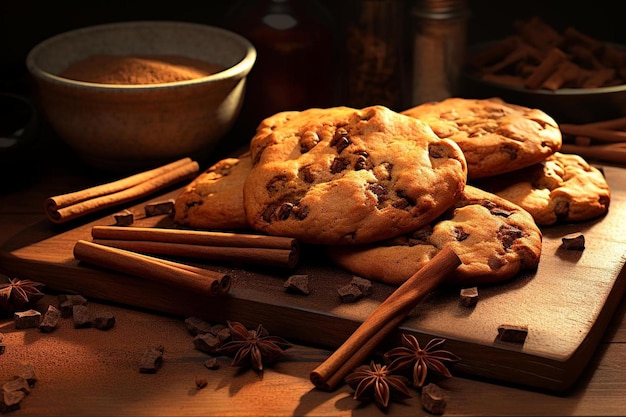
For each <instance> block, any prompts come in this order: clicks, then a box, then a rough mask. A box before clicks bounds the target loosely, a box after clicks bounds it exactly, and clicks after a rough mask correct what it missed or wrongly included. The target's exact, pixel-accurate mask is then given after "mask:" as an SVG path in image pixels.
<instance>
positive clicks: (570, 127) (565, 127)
mask: <svg viewBox="0 0 626 417" xmlns="http://www.w3.org/2000/svg"><path fill="white" fill-rule="evenodd" d="M559 129H560V130H561V133H563V134H565V135H574V136H588V137H590V138H592V139H596V140H600V141H603V142H626V132H624V131H621V130H611V129H607V128H602V127H597V126H594V125H576V124H567V123H564V124H561V125H559Z"/></svg>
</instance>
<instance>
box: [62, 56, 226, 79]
mask: <svg viewBox="0 0 626 417" xmlns="http://www.w3.org/2000/svg"><path fill="white" fill-rule="evenodd" d="M223 69H224V68H223V67H222V66H220V65H218V64H214V63H210V62H205V61H202V60H199V59H194V58H189V57H184V56H178V55H91V56H89V57H87V58H85V59H83V60H80V61H77V62H74V63H72V64H70V65H69V66H68V67H67V68H66V69H65V70H64V71H62V72H61V73H60V74H59V76H61V77H64V78H69V79H72V80H77V81H86V82H92V83H100V84H161V83H171V82H176V81H186V80H192V79H196V78H201V77H206V76H207V75H211V74H215V73H216V72H219V71H221V70H223Z"/></svg>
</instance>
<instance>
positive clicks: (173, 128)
mask: <svg viewBox="0 0 626 417" xmlns="http://www.w3.org/2000/svg"><path fill="white" fill-rule="evenodd" d="M100 54H108V55H129V56H134V55H176V56H182V57H186V58H192V59H196V60H202V61H204V62H207V63H211V64H216V65H219V66H221V67H222V68H224V69H223V70H222V71H220V72H216V73H213V74H211V75H208V76H203V77H200V78H195V79H191V80H186V81H176V82H166V83H158V84H124V85H120V84H104V83H100V82H95V83H94V82H85V81H76V80H72V79H68V78H64V77H62V76H60V74H61V73H62V72H63V71H64V70H65V69H66V68H67V67H68V65H69V64H71V63H74V62H77V61H79V60H83V59H85V58H88V57H90V56H92V55H100ZM255 60H256V50H255V48H254V47H253V45H252V44H251V43H250V42H249V41H248V40H247V39H245V38H244V37H242V36H240V35H238V34H236V33H233V32H230V31H228V30H225V29H222V28H218V27H212V26H206V25H201V24H195V23H187V22H171V21H136V22H120V23H111V24H103V25H96V26H90V27H85V28H81V29H76V30H73V31H69V32H65V33H61V34H59V35H56V36H53V37H51V38H49V39H47V40H44V41H42V42H41V43H39V44H37V45H36V46H35V47H34V48H33V49H32V50H31V51H30V52H29V54H28V55H27V58H26V64H27V68H28V70H29V72H30V74H31V75H32V77H33V78H34V80H35V82H36V86H37V100H39V102H40V105H41V108H42V110H43V113H44V115H45V117H46V118H47V119H48V121H49V123H50V125H51V127H52V128H53V129H54V130H55V132H56V133H57V134H58V136H59V137H60V138H61V139H62V140H64V141H65V142H67V144H68V145H69V146H70V147H71V148H72V149H73V150H75V151H76V152H77V154H78V155H80V156H81V157H82V158H83V159H84V160H85V161H86V162H87V163H88V164H90V165H92V166H94V167H96V168H102V169H105V170H116V171H120V170H125V171H131V170H137V169H139V168H142V169H143V168H148V167H153V166H157V165H161V164H165V163H167V162H170V161H172V160H175V159H178V158H181V157H186V156H190V157H196V158H198V159H200V158H205V157H206V156H207V155H208V154H210V151H211V150H212V149H214V148H215V147H216V145H217V144H218V143H219V141H220V139H222V138H223V137H224V136H225V135H226V134H227V133H228V132H229V131H230V130H231V128H232V127H233V125H234V123H235V122H236V119H237V117H238V115H239V113H240V110H241V106H242V104H243V99H244V92H245V85H246V77H247V75H248V73H249V72H250V70H251V69H252V67H253V65H254V63H255Z"/></svg>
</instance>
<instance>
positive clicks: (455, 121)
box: [402, 97, 562, 179]
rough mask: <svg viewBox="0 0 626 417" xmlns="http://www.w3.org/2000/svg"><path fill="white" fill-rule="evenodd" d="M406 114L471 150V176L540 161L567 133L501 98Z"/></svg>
mask: <svg viewBox="0 0 626 417" xmlns="http://www.w3.org/2000/svg"><path fill="white" fill-rule="evenodd" d="M402 114H405V115H408V116H411V117H415V118H418V119H420V120H422V121H423V122H425V123H427V124H428V125H429V126H430V127H431V128H432V129H433V131H434V132H435V133H436V134H437V136H439V137H440V138H448V139H451V140H453V141H455V142H456V143H457V144H458V145H459V146H460V147H461V149H462V150H463V153H464V154H465V159H466V160H467V168H468V173H467V176H468V178H469V179H475V178H482V177H489V176H492V175H497V174H501V173H504V172H510V171H514V170H516V169H521V168H524V167H527V166H530V165H533V164H536V163H538V162H541V161H542V160H544V159H545V158H546V157H547V156H549V155H551V154H553V153H554V152H556V151H559V150H560V149H561V145H562V137H561V131H560V130H559V127H558V124H557V123H556V121H555V120H554V119H553V118H552V117H551V116H549V115H548V114H546V113H544V112H543V111H541V110H538V109H531V108H528V107H524V106H519V105H514V104H509V103H506V102H504V101H503V100H501V99H499V98H495V97H494V98H489V99H464V98H457V97H453V98H448V99H445V100H442V101H438V102H430V103H424V104H420V105H418V106H415V107H412V108H410V109H407V110H404V111H403V112H402Z"/></svg>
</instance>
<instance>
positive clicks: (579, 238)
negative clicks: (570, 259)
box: [561, 233, 585, 251]
mask: <svg viewBox="0 0 626 417" xmlns="http://www.w3.org/2000/svg"><path fill="white" fill-rule="evenodd" d="M561 248H563V249H567V250H581V251H582V250H585V235H583V234H582V233H570V234H568V235H566V236H563V237H562V238H561Z"/></svg>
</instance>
